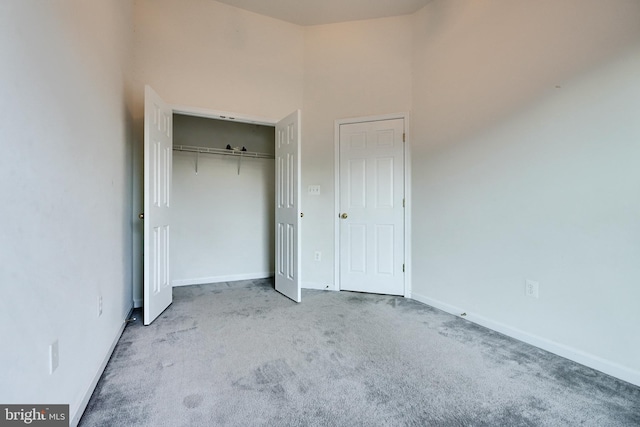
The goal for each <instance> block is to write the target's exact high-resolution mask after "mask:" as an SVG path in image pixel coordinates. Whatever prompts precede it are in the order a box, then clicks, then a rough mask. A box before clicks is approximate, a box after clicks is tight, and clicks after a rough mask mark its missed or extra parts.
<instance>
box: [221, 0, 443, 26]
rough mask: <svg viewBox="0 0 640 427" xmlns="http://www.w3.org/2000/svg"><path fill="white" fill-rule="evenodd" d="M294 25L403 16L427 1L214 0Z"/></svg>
mask: <svg viewBox="0 0 640 427" xmlns="http://www.w3.org/2000/svg"><path fill="white" fill-rule="evenodd" d="M218 1H219V2H221V3H226V4H228V5H231V6H235V7H238V8H240V9H245V10H249V11H251V12H255V13H259V14H261V15H266V16H270V17H272V18H276V19H280V20H282V21H287V22H291V23H294V24H298V25H321V24H331V23H336V22H346V21H357V20H361V19H374V18H384V17H388V16H398V15H407V14H411V13H414V12H416V11H417V10H419V9H421V8H422V7H423V6H425V5H426V4H427V3H429V2H430V1H431V0H218Z"/></svg>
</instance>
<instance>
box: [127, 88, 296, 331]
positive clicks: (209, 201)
mask: <svg viewBox="0 0 640 427" xmlns="http://www.w3.org/2000/svg"><path fill="white" fill-rule="evenodd" d="M144 93H145V96H144V212H142V213H140V215H139V217H140V218H141V219H144V257H143V258H144V261H143V264H144V265H143V271H144V280H143V293H144V304H143V305H144V324H145V325H149V324H151V322H153V320H154V319H156V318H157V317H158V316H159V315H160V314H162V312H163V311H164V310H165V309H166V308H167V307H168V306H169V305H170V304H171V302H172V301H173V292H172V287H173V286H180V285H190V284H198V283H211V282H220V281H228V280H240V279H251V278H262V277H267V276H270V275H272V274H273V275H274V276H275V289H276V291H278V292H280V293H282V294H283V295H285V296H286V297H288V298H290V299H292V300H293V301H296V302H300V301H301V290H300V219H301V218H302V216H303V213H302V212H301V211H300V141H301V132H300V121H301V113H300V110H296V111H294V112H292V113H291V114H289V115H288V116H286V117H284V118H282V119H281V120H278V121H273V122H256V121H254V120H252V121H250V122H249V123H246V122H245V121H243V120H242V119H241V120H238V122H237V126H236V122H234V121H233V120H232V119H231V117H229V116H226V115H221V114H217V117H219V118H220V120H217V119H211V117H213V115H212V113H211V112H206V113H204V114H203V113H202V111H201V110H200V113H199V114H198V113H196V114H189V113H190V112H192V111H193V109H191V108H189V109H187V110H185V109H184V107H175V106H172V105H170V104H168V103H167V102H165V101H164V100H163V99H162V98H161V97H160V95H158V94H157V93H156V92H155V91H154V90H153V89H152V88H151V87H150V86H148V85H147V86H145V92H144ZM181 113H186V114H181ZM174 116H175V120H174ZM183 116H184V117H183ZM202 117H208V119H207V118H202ZM227 117H228V118H229V120H224V119H226V118H227ZM174 121H177V123H175V124H174ZM182 122H184V123H182ZM231 123H233V124H231ZM264 123H266V124H267V126H259V125H260V124H264ZM271 123H273V124H274V125H275V126H271ZM256 125H258V126H256ZM174 128H175V129H176V130H174ZM262 128H265V129H262ZM223 147H224V148H223ZM257 150H262V151H257ZM174 151H175V152H176V155H175V156H174ZM270 153H273V157H274V160H275V161H274V160H272V159H271V157H272V156H271V154H270ZM272 248H273V249H272ZM272 266H273V267H272Z"/></svg>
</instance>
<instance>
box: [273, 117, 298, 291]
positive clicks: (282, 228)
mask: <svg viewBox="0 0 640 427" xmlns="http://www.w3.org/2000/svg"><path fill="white" fill-rule="evenodd" d="M300 139H301V138H300V110H297V111H295V112H294V113H292V114H290V115H289V116H287V117H285V118H284V119H282V120H281V121H280V122H278V124H277V125H276V155H275V161H276V224H275V226H276V230H275V231H276V254H275V255H276V256H275V260H276V266H275V276H276V278H275V280H276V290H277V291H278V292H280V293H282V294H283V295H285V296H287V297H289V298H291V299H292V300H294V301H295V302H300V300H301V296H300V294H301V292H300V218H301V216H302V212H301V211H300Z"/></svg>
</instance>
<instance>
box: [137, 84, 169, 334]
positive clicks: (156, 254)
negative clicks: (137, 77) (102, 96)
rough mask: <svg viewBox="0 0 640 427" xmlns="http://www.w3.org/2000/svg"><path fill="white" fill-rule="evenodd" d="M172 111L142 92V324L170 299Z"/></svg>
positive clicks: (148, 92)
mask: <svg viewBox="0 0 640 427" xmlns="http://www.w3.org/2000/svg"><path fill="white" fill-rule="evenodd" d="M172 119H173V110H172V109H171V107H170V106H169V105H168V104H166V103H165V102H164V101H163V100H162V99H161V98H160V96H158V94H157V93H155V92H154V91H153V89H151V88H150V87H149V86H146V87H145V92H144V324H145V325H149V324H150V323H151V322H153V321H154V320H155V319H156V318H157V317H158V316H159V315H160V314H161V313H162V312H163V311H164V310H165V309H166V308H167V307H168V306H169V304H171V302H172V300H173V290H172V288H171V277H170V274H169V253H170V250H169V249H170V243H171V240H170V231H171V229H170V226H169V213H170V207H171V169H172V165H171V164H172V160H173V151H172V148H173V147H172V144H173V129H172V127H173V120H172Z"/></svg>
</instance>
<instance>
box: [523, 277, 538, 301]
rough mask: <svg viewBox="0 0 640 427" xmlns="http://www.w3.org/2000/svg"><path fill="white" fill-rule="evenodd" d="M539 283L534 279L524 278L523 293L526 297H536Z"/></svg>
mask: <svg viewBox="0 0 640 427" xmlns="http://www.w3.org/2000/svg"><path fill="white" fill-rule="evenodd" d="M539 287H540V284H539V283H538V282H536V281H534V280H526V281H525V294H526V295H527V296H528V297H532V298H538V290H539Z"/></svg>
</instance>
